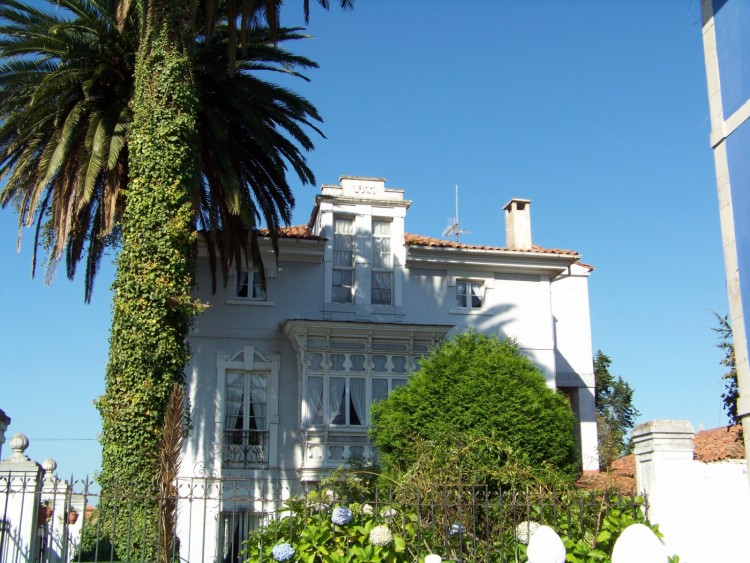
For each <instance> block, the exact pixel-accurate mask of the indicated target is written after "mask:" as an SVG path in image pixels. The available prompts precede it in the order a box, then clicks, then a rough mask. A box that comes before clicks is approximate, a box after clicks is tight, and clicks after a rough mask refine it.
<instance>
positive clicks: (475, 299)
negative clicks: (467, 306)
mask: <svg viewBox="0 0 750 563" xmlns="http://www.w3.org/2000/svg"><path fill="white" fill-rule="evenodd" d="M471 306H472V307H481V306H482V284H481V283H472V284H471Z"/></svg>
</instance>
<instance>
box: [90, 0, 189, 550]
mask: <svg viewBox="0 0 750 563" xmlns="http://www.w3.org/2000/svg"><path fill="white" fill-rule="evenodd" d="M195 4H196V0H192V1H191V0H164V1H162V2H151V3H149V13H148V15H147V18H146V32H145V37H144V39H143V40H142V42H141V45H140V48H139V52H138V57H137V62H136V75H135V97H134V103H133V112H134V119H133V125H132V129H131V137H130V140H129V143H130V162H129V166H130V183H129V185H128V188H127V191H126V198H127V205H126V212H125V215H124V216H123V220H122V241H123V242H122V250H121V253H120V256H119V259H118V262H117V278H116V280H115V282H114V286H113V287H114V290H115V295H114V305H113V309H114V310H113V320H112V329H111V335H110V353H109V364H108V366H107V373H106V389H105V393H104V395H103V397H101V399H100V400H99V403H98V407H99V410H100V412H101V415H102V424H103V433H102V438H101V441H102V473H101V475H100V478H99V481H100V483H101V486H102V505H101V516H102V518H104V520H106V521H107V522H110V526H111V525H112V522H113V521H114V522H115V524H114V526H115V528H116V529H115V530H111V529H110V530H109V532H110V533H111V534H112V535H113V538H112V539H113V540H114V544H115V547H116V549H117V551H118V554H119V556H120V557H121V558H123V560H127V559H129V558H136V559H138V560H147V561H154V560H156V553H155V550H158V545H157V541H156V538H157V537H158V520H159V519H158V514H157V512H158V511H157V506H158V503H157V499H156V498H155V494H154V491H155V488H154V487H155V477H156V475H157V471H158V463H157V459H158V448H159V443H160V439H161V434H162V424H163V418H164V413H165V409H166V405H167V401H168V399H169V394H170V392H171V390H172V386H173V384H174V383H175V382H177V383H182V382H183V380H184V374H183V370H184V368H185V365H186V363H187V360H188V348H187V344H186V341H185V339H186V336H187V333H188V328H189V326H190V322H191V320H192V318H193V316H194V314H195V312H196V308H195V305H194V304H193V302H192V300H191V296H190V292H191V289H192V287H193V282H194V271H193V266H194V253H195V250H194V240H193V239H194V236H195V233H194V227H193V222H192V212H191V196H190V194H191V192H192V191H193V190H194V188H195V186H196V185H197V183H198V182H199V174H198V159H197V108H198V99H197V93H196V83H195V74H194V62H193V59H192V57H191V42H192V38H193V37H194V35H193V20H194V15H195V13H196V6H195ZM124 490H127V491H129V493H128V494H129V499H132V501H134V502H132V503H130V505H129V506H127V507H126V506H125V505H121V506H120V507H119V508H117V514H116V520H112V517H113V516H115V507H114V503H108V502H107V496H108V495H118V494H119V491H124ZM141 495H143V498H148V497H149V495H150V496H151V499H153V500H148V501H146V502H143V501H142V500H141V499H138V500H137V501H136V498H137V497H140V496H141ZM113 498H114V497H113ZM104 520H103V523H104ZM108 527H109V526H108ZM126 538H127V539H126ZM101 555H103V554H101ZM107 555H109V554H107ZM163 555H164V554H162V556H163Z"/></svg>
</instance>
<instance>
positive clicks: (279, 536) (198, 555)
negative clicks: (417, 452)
mask: <svg viewBox="0 0 750 563" xmlns="http://www.w3.org/2000/svg"><path fill="white" fill-rule="evenodd" d="M53 485H54V486H52V487H50V486H49V484H48V483H46V482H45V483H43V484H40V483H38V482H36V481H35V480H34V479H31V478H24V477H23V476H17V475H14V476H7V475H6V476H2V475H0V561H2V562H3V563H5V562H8V563H31V562H34V563H36V562H42V563H52V562H60V561H64V562H66V563H67V562H72V561H75V562H113V561H138V562H144V563H145V562H152V561H161V562H164V563H167V562H177V561H183V562H185V561H187V562H209V563H210V562H214V563H239V562H241V561H272V559H271V557H270V553H271V551H270V548H271V547H272V546H274V545H277V544H279V543H280V542H286V543H289V544H290V545H299V543H300V542H301V541H303V539H304V536H305V534H306V532H307V530H308V529H309V528H310V527H311V526H317V527H318V528H321V529H323V528H326V527H328V528H330V531H331V534H333V535H334V536H335V535H336V534H339V539H340V540H341V541H349V540H346V539H341V538H343V536H342V534H343V532H342V530H343V528H342V527H337V526H336V524H335V522H333V521H332V519H331V516H332V514H333V510H334V508H336V507H346V508H347V509H348V510H350V511H351V525H352V526H360V527H361V529H363V530H364V529H367V528H366V524H367V523H369V525H370V527H372V526H373V525H387V526H388V527H389V529H390V530H391V531H392V533H393V535H394V536H400V537H402V538H403V540H404V542H405V544H406V549H405V551H404V552H403V554H402V555H403V557H404V560H410V561H421V560H423V558H424V556H425V555H427V554H428V553H439V554H441V555H442V556H443V557H444V558H445V559H448V560H452V561H461V562H464V561H466V562H468V561H487V562H500V563H508V562H515V561H522V560H523V554H524V545H523V544H524V540H525V539H526V538H524V536H525V535H526V536H527V535H528V533H529V532H530V531H532V529H533V527H534V526H535V525H536V524H547V525H550V526H552V527H553V528H555V529H556V530H557V531H558V532H559V533H560V535H561V536H564V537H570V538H582V539H584V540H585V541H588V542H590V543H591V544H592V545H595V544H596V538H597V536H598V535H599V532H600V530H601V528H602V524H603V521H604V518H605V516H606V515H607V514H608V513H610V512H611V511H613V510H616V511H621V512H622V511H625V512H630V513H632V514H633V516H637V515H638V514H639V513H640V514H643V512H644V511H646V505H645V504H644V503H643V501H642V499H638V498H633V497H622V496H611V495H608V494H597V493H586V494H584V493H582V492H577V493H571V492H570V491H567V492H563V493H556V492H549V491H543V492H542V491H530V490H526V491H523V492H519V491H504V492H501V493H498V492H492V491H490V490H488V489H487V488H486V487H482V486H473V487H470V486H465V485H446V486H441V487H436V488H434V489H433V490H431V491H429V492H427V493H418V492H415V491H411V492H405V491H403V490H394V489H377V488H368V489H366V490H365V489H364V488H361V489H359V490H352V489H346V488H345V487H343V488H341V489H339V490H318V489H315V490H312V489H311V490H308V491H297V490H294V489H293V488H292V487H291V486H288V485H286V484H284V483H281V482H274V481H259V480H255V479H226V478H223V479H217V478H212V477H206V478H186V479H179V480H178V481H177V482H176V483H175V486H174V488H173V496H172V497H170V498H169V499H165V498H162V497H159V495H157V494H156V493H154V494H149V493H146V494H144V493H142V492H141V493H134V492H133V491H132V490H131V489H129V488H122V489H121V490H120V491H119V492H117V493H112V494H110V495H109V496H102V493H101V492H99V491H98V489H97V488H96V485H95V484H94V483H92V482H91V481H88V480H85V481H80V482H77V481H73V480H71V481H70V482H66V481H60V480H58V481H56V482H55V483H53ZM170 503H173V504H174V505H176V507H177V510H176V514H174V515H169V514H166V512H167V511H166V510H165V507H166V506H169V505H170ZM154 523H156V526H157V528H158V534H157V536H153V535H150V532H149V531H148V530H149V526H150V525H152V524H154ZM165 534H166V535H168V536H169V537H165Z"/></svg>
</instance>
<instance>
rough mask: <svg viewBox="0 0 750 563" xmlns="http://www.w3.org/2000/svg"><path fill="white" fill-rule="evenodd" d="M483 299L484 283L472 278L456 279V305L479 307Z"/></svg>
mask: <svg viewBox="0 0 750 563" xmlns="http://www.w3.org/2000/svg"><path fill="white" fill-rule="evenodd" d="M483 301H484V283H483V282H481V281H472V280H457V281H456V307H458V308H460V309H481V308H482V304H483Z"/></svg>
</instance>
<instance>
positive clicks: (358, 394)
mask: <svg viewBox="0 0 750 563" xmlns="http://www.w3.org/2000/svg"><path fill="white" fill-rule="evenodd" d="M349 396H350V397H351V400H352V407H353V408H354V410H355V412H356V413H357V418H359V424H365V423H366V419H365V407H366V405H367V400H366V398H365V380H364V379H350V380H349ZM354 420H356V419H355V418H354V415H353V413H350V424H354V422H353V421H354Z"/></svg>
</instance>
